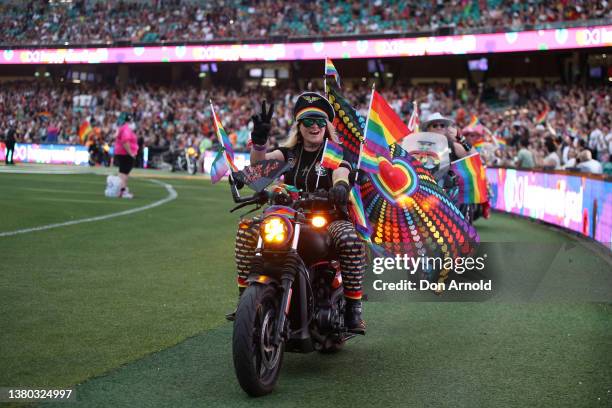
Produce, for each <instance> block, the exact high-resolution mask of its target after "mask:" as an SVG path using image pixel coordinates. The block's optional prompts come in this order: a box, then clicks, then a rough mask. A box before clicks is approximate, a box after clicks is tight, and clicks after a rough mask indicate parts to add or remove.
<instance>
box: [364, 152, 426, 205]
mask: <svg viewBox="0 0 612 408" xmlns="http://www.w3.org/2000/svg"><path fill="white" fill-rule="evenodd" d="M378 170H379V172H378V173H377V174H373V175H372V181H373V184H374V187H375V188H376V190H378V192H379V193H381V194H382V195H383V196H384V197H385V198H386V199H387V200H388V201H389V202H390V203H395V204H396V205H397V203H398V199H399V198H401V197H406V196H411V195H412V194H413V193H414V192H415V191H416V189H417V187H418V184H419V182H418V180H419V179H418V176H417V174H416V171H415V169H414V168H413V167H412V165H411V164H410V163H409V162H408V161H407V160H405V159H404V158H402V157H396V158H394V159H393V160H392V161H390V160H388V159H387V158H385V157H382V158H380V161H379V163H378Z"/></svg>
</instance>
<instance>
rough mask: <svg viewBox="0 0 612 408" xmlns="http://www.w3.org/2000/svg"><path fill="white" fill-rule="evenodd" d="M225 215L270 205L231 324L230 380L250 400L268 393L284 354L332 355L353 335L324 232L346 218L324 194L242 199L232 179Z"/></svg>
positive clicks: (337, 268) (261, 194) (261, 195)
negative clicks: (233, 375) (235, 380)
mask: <svg viewBox="0 0 612 408" xmlns="http://www.w3.org/2000/svg"><path fill="white" fill-rule="evenodd" d="M230 186H231V190H232V195H233V198H234V201H235V202H236V203H238V206H236V207H235V208H234V209H232V210H231V211H235V210H237V209H239V208H243V207H245V206H248V205H257V208H259V207H261V206H262V205H265V204H268V205H270V206H269V207H267V209H266V210H265V211H264V213H263V219H262V220H261V224H260V228H259V237H258V242H257V248H256V250H255V255H254V257H253V260H252V266H251V273H250V274H249V276H248V286H247V288H246V290H245V291H244V293H243V294H242V296H241V298H240V302H239V304H238V309H237V311H236V316H235V321H234V333H233V341H232V352H233V360H234V368H235V372H236V377H237V378H238V382H239V383H240V386H241V387H242V389H243V390H244V391H245V392H246V393H247V394H249V395H250V396H254V397H257V396H263V395H266V394H269V393H270V392H272V391H273V389H274V387H275V385H276V382H277V380H278V377H279V374H280V369H281V364H282V361H283V355H284V353H285V352H297V353H309V352H313V351H319V352H322V353H333V352H336V351H338V350H340V349H341V348H342V347H343V346H344V344H345V342H346V341H347V340H348V339H350V338H352V337H354V334H352V333H349V332H348V331H347V329H346V327H345V324H344V312H345V307H346V304H345V303H346V302H345V300H344V292H343V287H342V277H341V274H340V266H339V263H338V261H337V260H336V259H335V257H334V254H333V250H332V248H331V243H330V240H329V237H328V235H327V231H326V228H325V227H326V226H327V225H328V224H329V223H330V222H332V221H333V220H336V219H344V218H345V217H346V211H345V209H342V208H336V206H334V205H333V204H331V203H330V202H329V200H328V197H327V192H325V191H319V192H316V193H303V192H300V193H291V196H290V195H288V194H286V193H285V192H280V193H279V192H274V193H270V192H267V191H265V190H263V191H261V192H258V193H255V194H253V195H252V196H250V197H244V198H243V197H240V195H239V193H238V188H237V183H236V182H235V181H233V179H232V177H231V176H230Z"/></svg>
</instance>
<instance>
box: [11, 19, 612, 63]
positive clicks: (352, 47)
mask: <svg viewBox="0 0 612 408" xmlns="http://www.w3.org/2000/svg"><path fill="white" fill-rule="evenodd" d="M609 46H612V25H607V26H595V27H580V28H568V29H550V30H538V31H521V32H508V33H495V34H474V35H454V36H441V37H418V38H395V39H372V40H350V41H349V40H346V41H326V42H303V43H279V44H236V45H187V46H152V47H119V48H55V49H10V50H9V49H2V50H0V64H64V63H69V64H115V63H140V62H145V63H146V62H197V61H202V62H206V61H291V60H318V59H324V58H325V57H329V58H332V59H342V58H384V57H410V56H419V55H461V54H482V53H498V52H517V51H538V50H562V49H581V48H592V47H609Z"/></svg>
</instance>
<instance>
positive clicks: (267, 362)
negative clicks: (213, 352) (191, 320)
mask: <svg viewBox="0 0 612 408" xmlns="http://www.w3.org/2000/svg"><path fill="white" fill-rule="evenodd" d="M279 309H280V305H279V299H278V294H277V290H276V288H274V287H272V286H266V285H257V284H255V285H251V286H249V287H248V288H247V289H246V290H245V291H244V293H243V294H242V297H241V298H240V303H239V304H238V310H237V311H236V320H235V321H234V336H233V340H232V347H233V349H232V351H233V355H234V370H235V372H236V377H237V378H238V382H239V383H240V386H241V387H242V389H243V390H244V391H245V392H246V393H247V394H249V395H250V396H252V397H260V396H263V395H266V394H269V393H271V392H272V391H273V390H274V387H275V386H276V381H277V380H278V376H279V374H280V368H281V365H282V361H283V352H284V349H285V344H284V342H281V344H279V345H278V346H274V345H273V344H272V338H273V337H274V332H275V330H276V319H277V317H278V313H280V310H279Z"/></svg>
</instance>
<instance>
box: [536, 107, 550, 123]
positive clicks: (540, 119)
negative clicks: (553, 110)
mask: <svg viewBox="0 0 612 408" xmlns="http://www.w3.org/2000/svg"><path fill="white" fill-rule="evenodd" d="M548 112H550V110H549V109H548V106H547V107H546V108H545V109H544V110H543V111H542V112H541V113H540V114H539V115H538V116H537V117H536V119H535V123H536V125H541V124H542V123H544V122H546V118H548Z"/></svg>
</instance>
